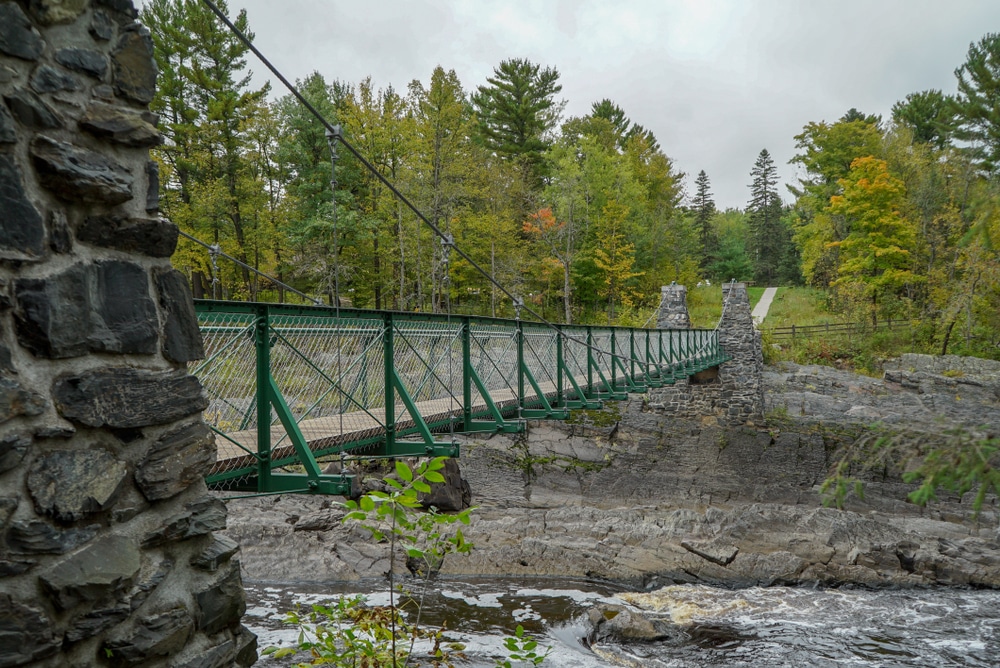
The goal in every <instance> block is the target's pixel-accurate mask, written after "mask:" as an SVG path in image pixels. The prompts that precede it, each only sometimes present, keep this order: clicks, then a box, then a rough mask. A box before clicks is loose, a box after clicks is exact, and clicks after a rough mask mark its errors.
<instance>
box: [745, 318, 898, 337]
mask: <svg viewBox="0 0 1000 668" xmlns="http://www.w3.org/2000/svg"><path fill="white" fill-rule="evenodd" d="M913 324H914V323H913V321H912V320H904V319H899V318H897V319H895V320H893V319H891V318H890V319H888V320H882V321H880V322H879V323H878V325H877V326H876V327H875V329H876V330H883V329H887V330H898V329H909V328H911V327H913ZM762 329H765V330H766V331H767V332H769V333H770V335H771V339H772V340H773V341H784V340H789V339H791V340H795V339H796V338H806V339H808V338H812V337H815V336H850V335H851V334H856V333H858V332H867V331H871V329H872V325H871V323H861V322H832V323H831V322H828V323H824V324H822V325H792V326H791V327H774V328H773V329H771V328H766V327H765V328H762Z"/></svg>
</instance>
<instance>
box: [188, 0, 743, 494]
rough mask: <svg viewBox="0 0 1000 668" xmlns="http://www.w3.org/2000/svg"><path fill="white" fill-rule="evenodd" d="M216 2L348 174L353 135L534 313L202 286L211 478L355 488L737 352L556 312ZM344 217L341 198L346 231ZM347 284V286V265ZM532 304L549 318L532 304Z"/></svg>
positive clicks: (202, 373)
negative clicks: (248, 297)
mask: <svg viewBox="0 0 1000 668" xmlns="http://www.w3.org/2000/svg"><path fill="white" fill-rule="evenodd" d="M202 2H203V3H204V4H205V5H206V6H208V7H209V8H210V9H211V10H212V11H213V12H214V13H215V15H216V16H217V17H218V18H219V20H220V21H222V22H223V23H224V24H225V25H226V26H227V27H228V28H229V30H230V31H231V32H232V33H233V34H234V35H236V36H237V37H238V38H239V39H240V40H241V41H242V42H243V43H244V44H245V45H246V47H247V48H248V49H249V50H250V51H252V52H253V53H254V54H255V55H256V56H257V58H258V59H259V60H260V61H261V62H262V63H263V64H264V65H265V66H266V67H267V68H268V69H269V70H270V71H271V73H272V74H274V76H275V77H277V78H278V80H280V81H281V83H282V84H283V85H284V86H285V87H286V88H288V90H289V91H290V92H291V93H292V95H293V96H295V97H296V98H297V99H298V100H299V102H300V103H301V104H302V105H303V106H304V107H305V108H306V109H307V110H308V111H309V112H310V113H311V114H312V115H313V116H314V117H315V118H316V120H317V121H318V122H319V123H320V124H321V125H322V126H323V127H324V128H325V129H326V136H327V140H328V142H329V147H330V157H331V187H332V188H333V189H334V190H335V189H336V185H337V183H336V173H337V159H338V154H337V147H338V146H343V147H344V148H345V149H347V150H348V151H349V152H350V153H351V154H352V155H353V156H354V157H355V158H356V159H357V161H358V162H359V163H360V164H361V165H362V166H363V167H364V168H366V169H367V170H369V171H370V172H371V173H372V174H373V175H374V176H375V177H376V178H377V179H378V180H379V181H381V183H382V185H383V186H385V187H386V188H387V189H388V190H389V191H390V192H392V194H393V195H394V196H395V197H396V198H397V199H398V200H399V202H400V203H401V204H402V205H404V206H405V207H406V208H408V209H409V210H410V211H412V212H413V214H414V215H415V216H416V217H417V218H418V219H419V220H420V221H422V223H423V224H424V225H426V226H427V227H429V228H430V229H431V230H432V231H433V232H434V234H436V235H437V236H438V237H439V238H440V240H441V244H442V249H443V250H444V251H445V258H447V255H448V254H450V252H452V251H454V252H455V253H457V254H458V255H460V256H461V257H462V258H463V259H464V260H465V261H466V262H467V263H468V264H469V265H470V266H471V267H472V268H473V269H474V270H476V271H478V272H479V273H481V274H482V275H483V276H484V277H485V278H486V279H487V280H489V281H490V282H491V283H492V284H493V285H494V286H495V287H496V288H497V290H498V291H499V292H501V293H503V294H504V295H506V297H508V298H509V299H511V301H512V303H513V304H514V306H515V311H516V313H517V314H518V318H516V319H514V320H505V319H499V318H485V317H474V316H455V315H452V314H450V313H446V314H434V315H427V314H414V313H402V312H393V311H369V310H360V309H345V308H340V307H339V306H332V307H330V306H290V305H278V304H261V303H241V302H228V301H203V300H198V301H196V302H195V308H196V311H197V314H198V319H199V327H200V329H201V334H202V339H203V341H204V343H205V353H206V354H205V359H204V361H203V362H202V363H201V364H199V365H198V366H197V367H195V368H194V369H193V373H194V374H195V375H196V376H197V377H198V378H199V379H200V380H201V383H202V385H203V386H204V388H205V391H206V393H207V394H208V397H209V401H210V404H209V407H208V409H207V410H206V411H205V419H206V421H207V422H208V423H209V424H210V425H211V427H212V429H213V430H214V431H215V432H216V434H217V438H216V443H217V445H218V449H217V451H218V452H217V458H216V461H215V464H214V465H213V466H212V467H211V471H209V473H208V475H207V481H208V483H209V485H210V486H211V487H213V488H216V489H226V490H241V491H246V492H251V493H261V494H267V493H280V492H304V493H321V494H343V495H347V496H353V495H354V494H355V493H356V492H357V490H358V487H359V485H358V481H357V480H356V479H355V477H354V476H353V475H351V474H350V473H348V470H347V467H346V460H347V459H348V458H351V459H357V458H361V459H370V458H379V457H413V456H447V457H458V456H459V442H458V440H457V439H456V435H457V434H463V433H466V434H467V433H489V434H492V433H500V432H505V433H513V432H519V431H523V430H524V429H525V425H526V421H527V420H529V419H566V418H567V417H568V416H569V411H570V410H573V409H580V408H588V409H590V408H599V407H601V406H602V402H603V401H605V400H621V399H624V398H625V397H626V396H627V394H628V393H630V392H645V391H646V390H647V389H648V388H653V387H662V386H664V385H669V384H671V383H674V382H676V381H677V379H679V378H684V377H688V376H691V375H693V374H695V373H698V372H699V371H703V370H705V369H708V368H710V367H714V366H717V365H719V364H721V363H723V362H725V361H726V360H727V359H729V358H728V357H727V356H726V354H725V352H724V351H723V350H722V348H721V347H720V345H719V336H718V329H715V330H707V329H683V330H666V329H644V328H624V327H591V326H579V325H557V324H553V323H550V322H548V321H546V320H545V319H544V318H542V317H541V316H540V315H539V314H537V313H535V312H534V311H533V310H532V309H531V308H530V307H528V306H526V305H525V304H524V302H523V300H521V299H520V298H519V297H517V296H515V295H514V294H513V293H511V292H510V291H509V290H507V289H506V288H505V287H504V286H503V285H500V284H499V283H497V282H496V280H495V279H494V278H493V276H491V275H490V274H488V273H487V272H486V271H484V270H483V269H482V268H481V267H480V266H479V265H478V264H477V263H476V262H475V261H474V260H473V259H472V258H471V257H469V255H468V254H466V253H465V252H464V251H462V249H461V248H459V247H458V246H456V245H455V243H454V240H453V238H452V237H451V235H450V234H447V233H446V232H445V231H443V230H441V229H440V228H439V227H438V226H437V225H435V224H434V223H433V222H431V221H430V220H428V219H427V217H426V216H424V215H423V213H421V212H420V210H419V209H418V208H417V207H416V206H415V205H414V204H413V203H412V202H410V200H409V199H408V198H407V197H406V196H405V195H404V194H403V193H401V192H400V191H399V190H398V189H397V188H396V187H395V186H394V185H393V184H392V183H391V182H390V181H389V180H388V179H386V177H385V176H384V175H382V174H381V173H380V172H379V171H378V170H377V169H376V168H375V167H374V166H373V165H372V164H371V163H370V162H369V161H368V160H367V159H366V158H365V157H364V156H363V155H362V154H361V153H360V152H359V151H358V150H357V149H355V148H354V147H353V146H351V144H350V143H349V142H348V141H347V140H346V139H345V138H344V137H343V135H342V134H341V130H340V127H339V126H336V125H333V124H331V123H330V122H329V121H328V120H327V119H326V118H324V117H323V115H322V114H320V113H319V111H317V110H316V108H315V107H313V106H312V105H311V104H310V103H309V101H308V100H307V99H306V98H304V97H303V96H302V95H301V94H300V93H299V91H298V90H296V88H295V87H294V86H293V85H292V84H291V83H290V82H289V81H288V79H287V78H285V77H284V76H283V75H282V74H281V72H279V71H278V69H277V68H275V67H274V65H272V64H271V62H270V61H268V59H267V58H265V57H264V55H263V54H262V53H261V52H260V51H259V50H258V49H257V48H256V46H254V45H253V43H252V42H251V41H250V40H249V39H248V38H247V36H246V35H245V34H243V33H242V32H241V31H240V30H239V29H238V28H237V27H236V26H235V25H234V24H233V23H232V22H231V21H230V20H229V18H228V17H227V16H226V15H225V14H224V13H223V12H222V11H221V10H220V9H219V8H218V7H217V6H216V5H215V3H214V2H212V0H202ZM336 224H337V221H336V207H334V215H333V238H334V241H335V243H336V239H337V228H336ZM181 234H183V235H184V236H186V237H188V238H189V239H191V240H192V241H195V242H197V243H199V244H201V245H202V246H204V247H205V248H207V249H208V250H209V252H210V253H211V255H212V266H213V272H214V267H215V262H216V260H217V258H218V257H219V256H220V255H221V256H225V254H224V253H222V252H221V250H220V249H219V247H218V246H209V245H208V244H205V243H204V242H202V241H199V240H198V239H195V238H194V237H191V236H190V235H188V234H186V233H184V232H182V233H181ZM337 255H338V251H337V248H336V247H335V248H334V249H333V256H334V258H336V257H337ZM225 257H227V258H228V259H229V260H232V261H235V262H238V263H240V264H241V265H242V267H243V269H245V270H248V271H253V272H256V269H254V268H253V267H250V266H248V265H246V264H245V263H242V262H239V260H236V259H235V258H232V257H229V256H225ZM445 262H447V259H445ZM256 273H260V272H256ZM445 275H447V266H445ZM214 278H215V274H214V273H213V279H214ZM266 278H267V279H269V280H271V281H273V282H275V283H278V281H275V279H273V278H271V277H266ZM334 286H335V290H334V292H335V294H338V295H339V274H337V273H335V275H334ZM284 287H285V288H286V289H288V290H291V291H292V292H295V293H297V294H298V295H299V296H300V297H303V298H305V299H306V300H307V301H316V300H314V299H313V298H312V297H309V296H308V295H305V294H303V293H301V292H298V291H297V290H295V289H294V288H290V287H289V286H284ZM522 310H523V311H525V312H527V313H528V314H530V315H532V316H534V317H535V319H536V320H537V321H538V322H527V321H523V320H521V319H520V314H521V311H522ZM723 310H725V306H724V307H723ZM338 457H339V459H340V463H341V466H340V468H339V472H337V473H324V472H323V471H322V470H321V469H320V464H319V461H318V459H319V458H338Z"/></svg>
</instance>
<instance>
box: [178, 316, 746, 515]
mask: <svg viewBox="0 0 1000 668" xmlns="http://www.w3.org/2000/svg"><path fill="white" fill-rule="evenodd" d="M195 308H196V310H197V313H198V319H199V326H200V328H201V333H202V337H203V339H204V342H205V353H206V355H205V360H204V361H203V362H202V363H201V364H199V365H198V366H197V367H196V368H195V369H194V370H193V373H194V374H195V375H196V376H197V377H198V378H199V380H200V381H201V383H202V385H203V386H204V387H205V390H206V392H207V394H208V397H209V400H210V404H209V407H208V409H207V410H206V411H205V419H206V421H207V422H208V423H209V424H210V425H211V427H212V429H213V430H214V431H215V432H216V434H217V438H216V442H217V444H218V458H217V461H216V463H215V466H214V467H213V468H212V469H211V471H210V472H209V475H208V476H207V482H208V484H209V485H210V486H211V487H213V488H216V489H229V490H244V491H249V492H257V493H274V492H311V493H323V494H343V495H348V496H350V495H353V494H356V493H357V489H358V481H357V480H356V479H355V477H354V476H353V475H350V474H348V473H347V472H346V471H345V470H344V469H343V468H342V469H341V470H340V472H337V473H324V472H322V471H321V469H320V464H319V463H318V462H317V458H319V457H330V456H339V457H340V458H341V459H346V458H348V457H350V458H352V459H353V458H364V459H368V458H378V457H412V456H448V457H458V456H459V446H458V443H457V442H456V441H455V439H454V434H455V433H458V432H462V433H468V432H486V433H498V432H508V433H512V432H518V431H522V430H523V429H524V426H525V420H526V419H560V420H561V419H566V418H567V417H569V411H571V410H574V409H596V408H600V407H601V406H602V405H603V402H604V401H606V400H622V399H624V398H625V397H626V395H627V394H628V393H629V392H645V391H646V390H647V389H648V388H652V387H662V386H664V385H670V384H673V383H674V382H675V381H676V380H677V379H679V378H682V377H688V376H691V375H693V374H695V373H697V372H699V371H703V370H705V369H707V368H710V367H713V366H717V365H719V364H721V363H722V362H724V361H726V360H727V359H729V358H728V357H727V356H726V354H725V352H724V351H723V350H722V349H721V347H720V346H719V339H718V333H717V332H716V331H715V330H705V329H687V330H666V329H664V330H652V329H650V330H647V329H631V328H625V327H592V326H578V325H560V326H556V327H555V328H552V327H549V326H546V325H541V324H536V323H529V322H523V321H519V320H504V319H499V318H484V317H471V316H448V315H441V314H436V315H425V314H413V313H398V312H391V311H368V310H359V309H336V308H331V307H320V306H288V305H275V304H256V303H238V302H224V301H207V300H197V301H196V302H195ZM260 416H266V417H265V418H264V419H260Z"/></svg>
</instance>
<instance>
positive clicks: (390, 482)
mask: <svg viewBox="0 0 1000 668" xmlns="http://www.w3.org/2000/svg"><path fill="white" fill-rule="evenodd" d="M385 484H387V485H389V487H395V488H396V489H400V490H401V489H403V484H402V483H401V482H399V481H398V480H394V479H393V478H385Z"/></svg>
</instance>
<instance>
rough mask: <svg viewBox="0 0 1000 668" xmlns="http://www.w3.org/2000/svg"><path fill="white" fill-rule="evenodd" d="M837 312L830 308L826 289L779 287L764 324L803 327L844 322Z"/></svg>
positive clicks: (768, 325) (766, 326) (765, 325)
mask: <svg viewBox="0 0 1000 668" xmlns="http://www.w3.org/2000/svg"><path fill="white" fill-rule="evenodd" d="M842 321H843V318H841V317H840V316H839V315H838V314H836V313H831V312H830V310H829V308H828V300H827V294H826V291H825V290H819V289H817V288H802V287H796V288H778V293H777V294H776V295H775V296H774V301H772V302H771V308H770V309H768V311H767V317H766V318H764V322H763V326H764V327H765V328H770V327H791V326H792V325H795V326H796V327H801V326H804V325H824V324H826V323H835V322H842Z"/></svg>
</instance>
